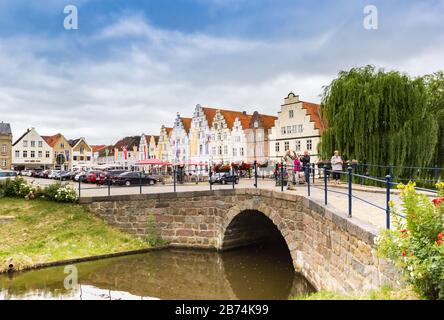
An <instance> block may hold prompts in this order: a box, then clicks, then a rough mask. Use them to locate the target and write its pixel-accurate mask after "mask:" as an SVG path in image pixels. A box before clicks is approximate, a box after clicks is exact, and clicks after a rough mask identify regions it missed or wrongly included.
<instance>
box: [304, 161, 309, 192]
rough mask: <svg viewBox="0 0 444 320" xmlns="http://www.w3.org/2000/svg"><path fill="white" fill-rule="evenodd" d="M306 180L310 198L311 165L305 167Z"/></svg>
mask: <svg viewBox="0 0 444 320" xmlns="http://www.w3.org/2000/svg"><path fill="white" fill-rule="evenodd" d="M305 178H306V180H307V194H308V196H310V164H309V163H307V165H306V166H305Z"/></svg>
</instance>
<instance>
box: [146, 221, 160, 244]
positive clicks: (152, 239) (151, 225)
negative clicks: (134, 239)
mask: <svg viewBox="0 0 444 320" xmlns="http://www.w3.org/2000/svg"><path fill="white" fill-rule="evenodd" d="M145 240H146V242H148V243H149V244H150V245H151V246H158V245H162V244H164V241H163V240H162V239H161V238H160V237H159V236H158V233H157V224H156V218H155V217H154V215H153V214H148V216H147V220H146V239H145Z"/></svg>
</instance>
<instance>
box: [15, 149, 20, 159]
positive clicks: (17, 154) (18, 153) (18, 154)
mask: <svg viewBox="0 0 444 320" xmlns="http://www.w3.org/2000/svg"><path fill="white" fill-rule="evenodd" d="M15 157H16V158H20V151H18V150H15Z"/></svg>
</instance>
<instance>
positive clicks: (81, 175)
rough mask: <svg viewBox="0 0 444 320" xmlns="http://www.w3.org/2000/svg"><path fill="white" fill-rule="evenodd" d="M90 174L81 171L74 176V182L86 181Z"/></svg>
mask: <svg viewBox="0 0 444 320" xmlns="http://www.w3.org/2000/svg"><path fill="white" fill-rule="evenodd" d="M87 175H88V174H87V173H86V172H84V171H80V172H77V174H76V175H75V176H74V181H79V180H80V181H86V176H87Z"/></svg>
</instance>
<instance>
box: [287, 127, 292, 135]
mask: <svg viewBox="0 0 444 320" xmlns="http://www.w3.org/2000/svg"><path fill="white" fill-rule="evenodd" d="M287 133H288V134H290V133H291V126H288V127H287Z"/></svg>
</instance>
